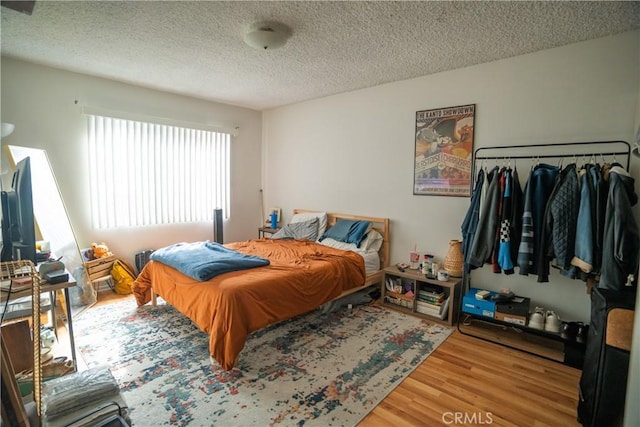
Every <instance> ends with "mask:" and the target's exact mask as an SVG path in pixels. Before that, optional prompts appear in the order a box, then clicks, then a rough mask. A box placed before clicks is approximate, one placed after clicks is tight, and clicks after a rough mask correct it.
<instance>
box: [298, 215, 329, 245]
mask: <svg viewBox="0 0 640 427" xmlns="http://www.w3.org/2000/svg"><path fill="white" fill-rule="evenodd" d="M313 218H318V239H319V238H320V237H322V235H323V234H324V232H325V230H326V229H327V213H326V212H304V213H297V214H295V215H293V218H291V221H289V224H294V223H296V222H303V221H309V220H311V219H313Z"/></svg>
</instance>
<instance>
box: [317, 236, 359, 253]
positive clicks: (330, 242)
mask: <svg viewBox="0 0 640 427" xmlns="http://www.w3.org/2000/svg"><path fill="white" fill-rule="evenodd" d="M320 244H322V245H325V246H329V247H330V248H334V249H342V250H343V251H354V252H357V251H358V246H357V245H356V244H355V243H345V242H341V241H339V240H336V239H332V238H331V237H327V238H326V239H322V241H321V242H320Z"/></svg>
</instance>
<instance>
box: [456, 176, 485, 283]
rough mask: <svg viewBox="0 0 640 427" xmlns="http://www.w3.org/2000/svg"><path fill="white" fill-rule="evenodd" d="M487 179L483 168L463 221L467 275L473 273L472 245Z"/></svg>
mask: <svg viewBox="0 0 640 427" xmlns="http://www.w3.org/2000/svg"><path fill="white" fill-rule="evenodd" d="M484 182H485V177H484V170H482V168H481V169H480V171H479V172H478V179H477V180H476V185H475V187H474V189H473V194H472V195H471V203H470V205H469V209H468V210H467V214H466V215H465V217H464V220H463V221H462V226H461V229H462V254H463V255H464V271H465V272H466V273H469V272H471V270H472V266H471V265H470V264H469V254H470V253H471V245H472V244H473V238H474V237H475V235H476V230H477V227H478V221H479V219H480V196H481V193H482V186H483V185H484Z"/></svg>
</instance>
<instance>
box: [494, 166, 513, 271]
mask: <svg viewBox="0 0 640 427" xmlns="http://www.w3.org/2000/svg"><path fill="white" fill-rule="evenodd" d="M511 181H512V177H511V169H508V170H507V171H506V172H505V185H504V195H503V197H502V212H501V221H500V245H499V248H498V264H499V266H500V268H501V269H502V270H503V271H504V273H505V274H513V260H512V259H511V214H512V208H513V206H512V203H511V185H512V184H511Z"/></svg>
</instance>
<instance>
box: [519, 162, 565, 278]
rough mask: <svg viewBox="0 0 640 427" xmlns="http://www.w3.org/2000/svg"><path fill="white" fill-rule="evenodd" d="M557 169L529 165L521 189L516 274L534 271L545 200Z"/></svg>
mask: <svg viewBox="0 0 640 427" xmlns="http://www.w3.org/2000/svg"><path fill="white" fill-rule="evenodd" d="M559 171H560V168H559V167H557V166H553V165H548V164H545V163H541V164H539V165H536V167H535V168H533V171H532V172H531V174H530V175H529V180H528V181H527V185H526V188H525V196H524V199H525V200H524V204H525V206H524V209H523V213H522V235H521V238H520V248H519V249H518V267H520V272H519V273H520V274H521V275H524V276H526V275H527V274H536V269H537V268H538V265H539V263H536V260H539V259H540V256H541V254H542V255H544V252H542V247H541V242H540V239H541V236H542V231H543V229H544V213H545V210H546V206H547V201H548V199H549V196H550V195H551V192H552V191H553V187H554V185H555V181H556V177H557V175H558V173H559Z"/></svg>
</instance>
